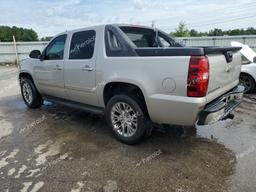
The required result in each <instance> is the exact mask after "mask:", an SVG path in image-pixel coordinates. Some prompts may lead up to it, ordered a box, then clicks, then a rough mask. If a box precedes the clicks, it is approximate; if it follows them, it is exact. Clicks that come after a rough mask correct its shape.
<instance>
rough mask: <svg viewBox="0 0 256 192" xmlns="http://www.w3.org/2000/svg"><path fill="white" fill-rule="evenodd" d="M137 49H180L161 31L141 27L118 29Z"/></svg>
mask: <svg viewBox="0 0 256 192" xmlns="http://www.w3.org/2000/svg"><path fill="white" fill-rule="evenodd" d="M119 28H120V29H121V30H122V31H123V32H124V33H125V34H126V35H127V36H128V38H129V39H130V40H131V41H132V42H133V43H134V44H135V45H136V46H137V47H182V45H181V44H179V43H178V42H176V41H175V40H174V39H172V38H171V37H169V36H168V35H167V34H164V33H163V32H161V31H155V30H153V29H148V28H142V27H131V26H125V27H124V26H121V27H119Z"/></svg>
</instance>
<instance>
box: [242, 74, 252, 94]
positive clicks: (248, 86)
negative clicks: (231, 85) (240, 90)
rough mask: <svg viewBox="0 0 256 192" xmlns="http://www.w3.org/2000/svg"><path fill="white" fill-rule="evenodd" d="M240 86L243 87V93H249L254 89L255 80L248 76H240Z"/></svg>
mask: <svg viewBox="0 0 256 192" xmlns="http://www.w3.org/2000/svg"><path fill="white" fill-rule="evenodd" d="M240 84H242V85H243V86H244V87H245V90H244V93H250V92H252V91H253V90H254V89H255V80H254V79H253V78H252V77H251V76H250V75H248V74H245V73H242V74H241V75H240Z"/></svg>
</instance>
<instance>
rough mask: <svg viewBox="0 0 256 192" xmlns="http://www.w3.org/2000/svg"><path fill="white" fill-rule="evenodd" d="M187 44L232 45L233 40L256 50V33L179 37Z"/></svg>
mask: <svg viewBox="0 0 256 192" xmlns="http://www.w3.org/2000/svg"><path fill="white" fill-rule="evenodd" d="M177 39H178V40H179V41H182V43H184V44H185V45H186V46H230V43H231V42H232V41H238V42H240V43H243V44H247V45H249V46H250V47H251V48H252V49H254V50H256V35H245V36H216V37H182V38H177Z"/></svg>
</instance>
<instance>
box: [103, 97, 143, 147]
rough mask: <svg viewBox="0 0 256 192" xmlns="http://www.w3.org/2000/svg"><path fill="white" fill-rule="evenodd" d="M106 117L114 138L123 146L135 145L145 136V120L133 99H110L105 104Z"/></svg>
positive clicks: (140, 108)
mask: <svg viewBox="0 0 256 192" xmlns="http://www.w3.org/2000/svg"><path fill="white" fill-rule="evenodd" d="M106 117H107V122H108V124H109V126H110V127H111V129H112V132H113V134H114V136H115V137H116V138H117V139H118V140H119V141H121V142H123V143H125V144H129V145H132V144H136V143H138V142H140V141H141V140H142V139H143V137H144V136H145V133H146V128H147V127H146V125H147V124H146V122H147V118H146V115H145V112H144V111H143V107H142V106H140V104H139V102H138V99H136V98H135V97H131V96H127V95H116V96H114V97H112V98H111V99H110V101H109V102H108V104H107V109H106Z"/></svg>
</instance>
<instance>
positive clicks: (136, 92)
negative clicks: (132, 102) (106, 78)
mask: <svg viewBox="0 0 256 192" xmlns="http://www.w3.org/2000/svg"><path fill="white" fill-rule="evenodd" d="M118 94H126V95H129V96H132V97H134V98H136V99H137V100H138V102H139V103H138V104H139V105H141V106H142V107H143V109H144V110H145V112H146V115H147V116H148V117H149V115H148V110H147V105H146V101H145V97H144V95H143V93H142V91H141V89H140V88H139V87H138V86H136V85H134V84H130V83H123V82H112V83H108V84H107V85H106V86H105V88H104V91H103V99H104V104H105V106H106V105H107V103H108V101H109V100H110V99H111V98H112V97H113V96H114V95H118Z"/></svg>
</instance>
